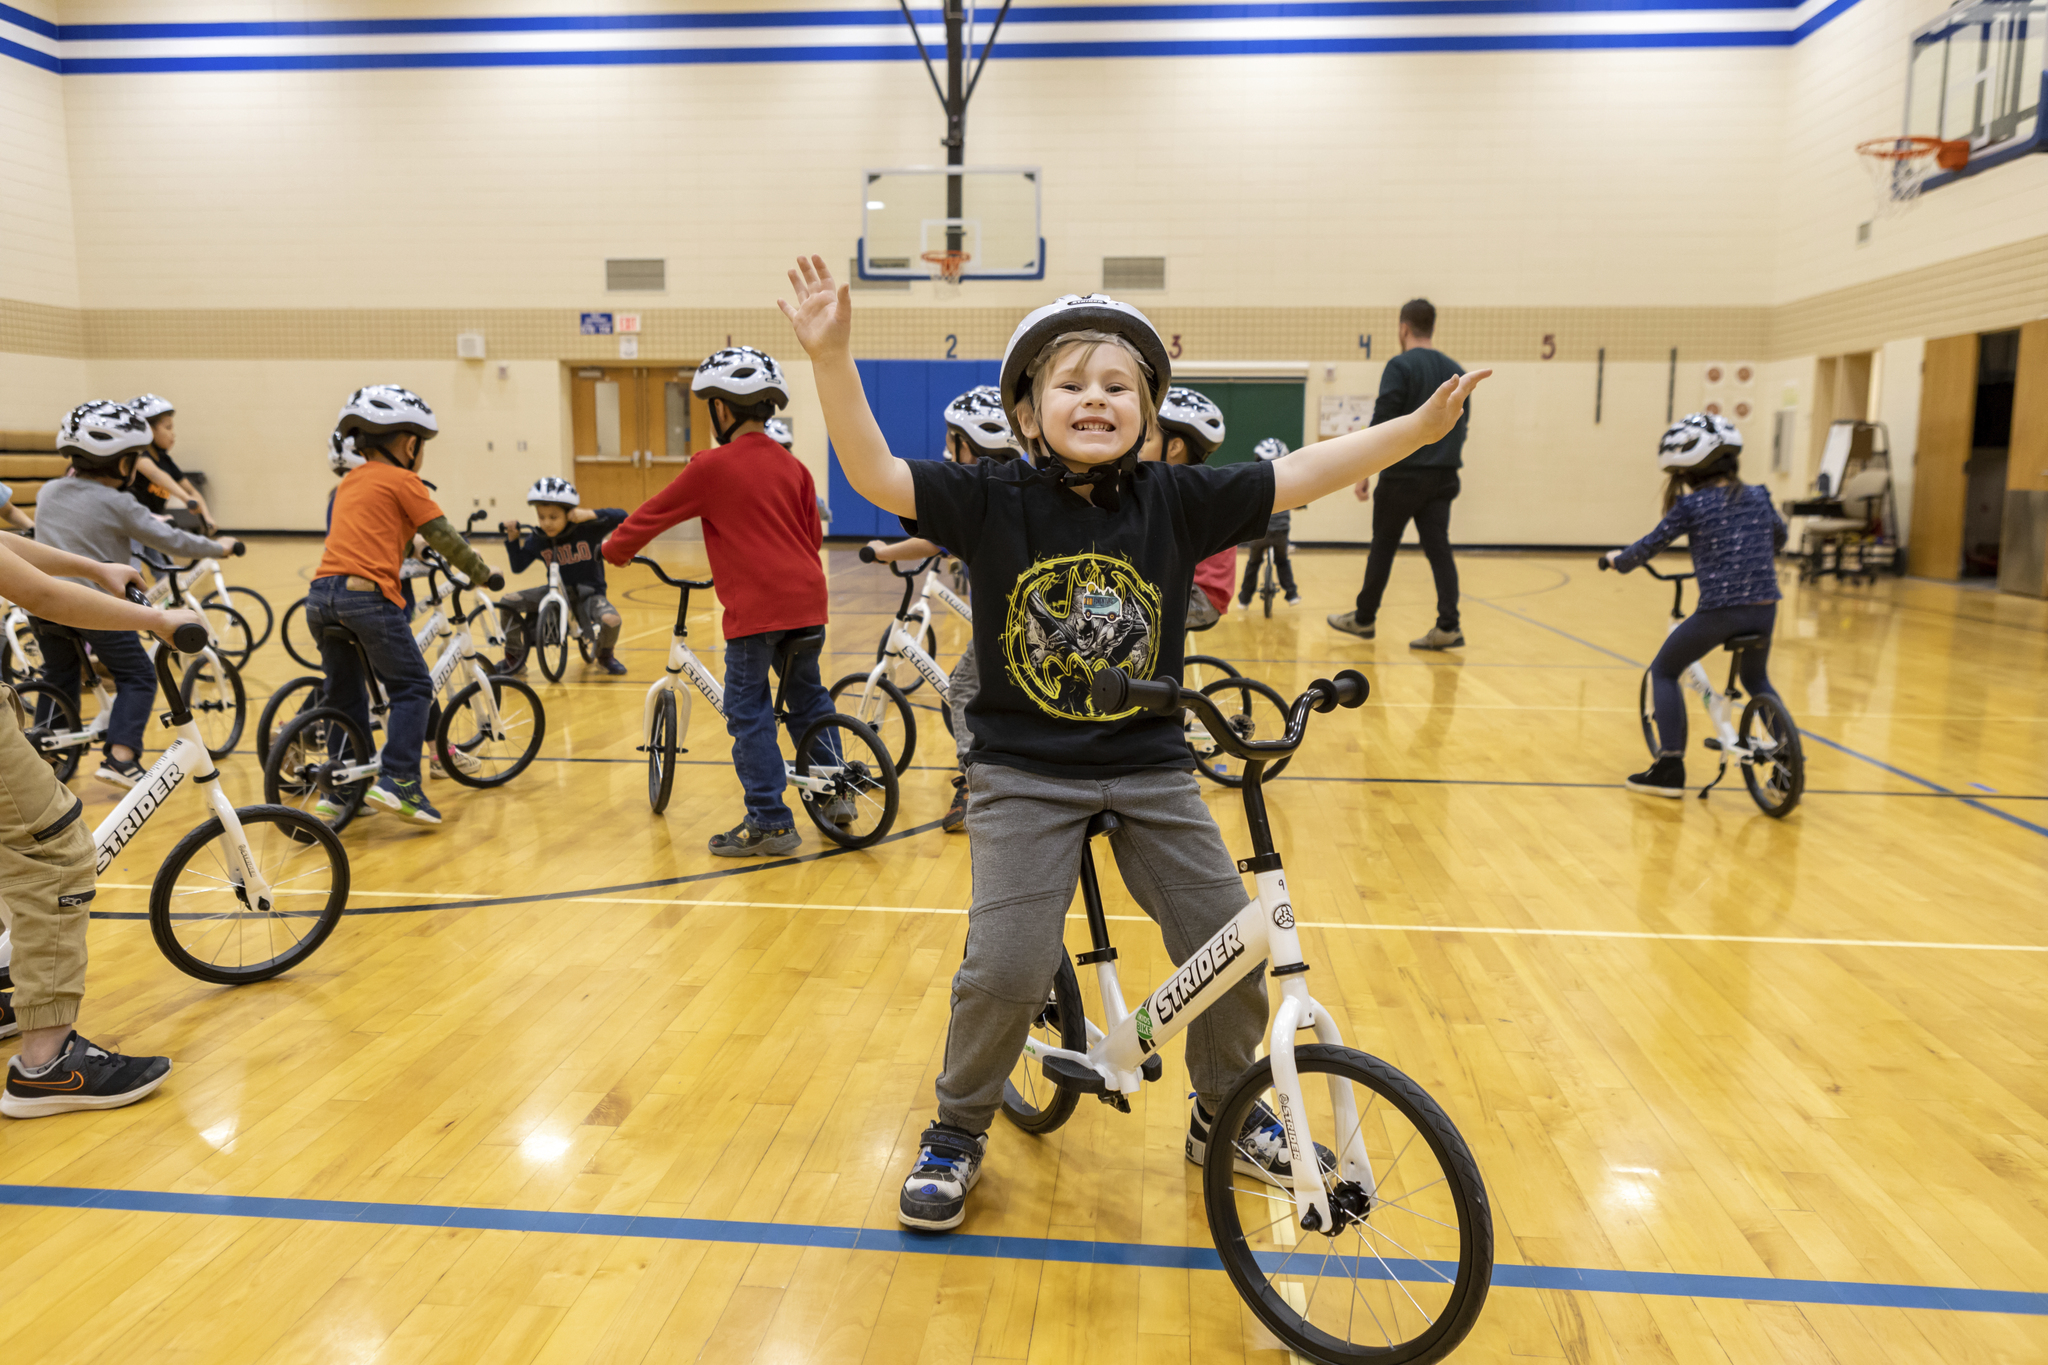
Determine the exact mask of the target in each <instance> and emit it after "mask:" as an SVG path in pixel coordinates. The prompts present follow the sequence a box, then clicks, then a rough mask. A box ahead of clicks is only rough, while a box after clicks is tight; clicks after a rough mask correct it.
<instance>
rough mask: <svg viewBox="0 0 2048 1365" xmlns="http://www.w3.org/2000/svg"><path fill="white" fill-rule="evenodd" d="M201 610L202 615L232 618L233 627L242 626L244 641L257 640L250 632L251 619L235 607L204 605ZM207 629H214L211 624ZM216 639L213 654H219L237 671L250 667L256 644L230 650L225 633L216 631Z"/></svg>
mask: <svg viewBox="0 0 2048 1365" xmlns="http://www.w3.org/2000/svg"><path fill="white" fill-rule="evenodd" d="M200 610H201V612H202V614H203V613H205V612H214V611H217V612H223V613H225V614H226V615H227V616H228V617H229V618H230V624H231V625H239V626H241V628H242V639H243V640H245V641H253V640H254V639H255V638H256V637H255V636H254V635H253V634H252V633H251V632H250V630H249V618H248V617H246V616H244V615H242V613H241V612H239V611H236V610H235V609H234V608H233V607H209V606H205V605H204V604H202V605H201V608H200ZM207 628H208V629H209V630H211V629H212V625H211V623H209V624H208V627H207ZM214 638H215V640H216V643H215V644H214V646H213V652H214V653H215V654H218V655H219V656H220V657H221V658H223V659H225V660H227V661H228V662H229V663H231V664H233V665H234V666H235V667H236V668H237V669H242V668H247V667H248V666H249V656H250V655H251V654H254V653H255V652H256V646H255V645H254V644H245V645H244V646H243V647H242V648H241V649H230V648H229V647H228V644H227V637H226V635H225V633H224V632H218V631H216V632H215V635H214Z"/></svg>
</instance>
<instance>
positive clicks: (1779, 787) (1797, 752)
mask: <svg viewBox="0 0 2048 1365" xmlns="http://www.w3.org/2000/svg"><path fill="white" fill-rule="evenodd" d="M1737 734H1738V736H1739V737H1740V739H1741V741H1742V748H1743V753H1742V755H1741V757H1742V759H1743V764H1742V780H1743V783H1744V784H1745V785H1746V786H1748V788H1749V794H1750V797H1751V798H1752V799H1753V800H1754V801H1755V802H1756V804H1757V808H1758V809H1759V810H1761V811H1763V813H1764V814H1765V815H1768V816H1770V817H1771V818H1772V819H1773V820H1782V819H1784V818H1785V817H1786V816H1788V815H1790V814H1791V813H1792V808H1793V807H1794V806H1796V805H1798V804H1799V797H1800V795H1801V794H1802V793H1804V792H1805V790H1806V754H1805V752H1804V751H1803V750H1801V748H1800V747H1799V726H1798V725H1797V724H1795V723H1794V722H1793V720H1792V713H1791V712H1790V711H1788V710H1786V709H1785V703H1783V702H1781V701H1779V700H1778V699H1777V698H1776V697H1766V696H1755V697H1751V698H1750V699H1749V705H1747V706H1745V707H1743V708H1742V722H1741V724H1740V726H1739V727H1738V729H1737Z"/></svg>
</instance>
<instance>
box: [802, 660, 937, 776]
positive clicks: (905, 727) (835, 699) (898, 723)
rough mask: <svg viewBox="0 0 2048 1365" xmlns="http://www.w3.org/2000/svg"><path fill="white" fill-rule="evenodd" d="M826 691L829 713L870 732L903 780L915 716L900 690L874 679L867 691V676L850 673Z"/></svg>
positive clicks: (913, 742) (914, 740) (914, 743)
mask: <svg viewBox="0 0 2048 1365" xmlns="http://www.w3.org/2000/svg"><path fill="white" fill-rule="evenodd" d="M827 690H828V691H829V692H830V693H831V696H832V709H833V710H835V711H838V712H839V713H841V714H842V715H848V716H852V717H854V718H855V719H857V720H858V721H860V723H861V724H863V725H865V726H867V727H868V729H870V730H873V731H874V732H875V738H876V739H879V740H881V741H882V747H883V748H884V749H885V750H887V751H888V753H889V761H890V762H891V763H892V764H893V765H894V766H895V769H896V774H897V776H899V777H900V776H902V774H903V771H904V770H905V769H906V768H908V767H909V766H910V756H911V755H912V754H914V753H916V752H917V715H916V713H915V712H913V711H912V710H911V709H910V700H909V698H907V697H905V696H904V695H903V689H901V688H899V687H898V686H896V684H895V683H892V682H890V681H889V680H888V678H886V677H882V678H877V679H875V685H874V687H873V688H872V689H870V688H869V687H868V675H867V674H865V673H849V674H847V675H846V676H845V677H843V678H841V679H840V680H839V681H838V682H836V683H833V684H832V686H831V687H830V688H828V689H827ZM863 693H865V694H866V695H865V696H863V695H862V694H863ZM941 709H943V708H941Z"/></svg>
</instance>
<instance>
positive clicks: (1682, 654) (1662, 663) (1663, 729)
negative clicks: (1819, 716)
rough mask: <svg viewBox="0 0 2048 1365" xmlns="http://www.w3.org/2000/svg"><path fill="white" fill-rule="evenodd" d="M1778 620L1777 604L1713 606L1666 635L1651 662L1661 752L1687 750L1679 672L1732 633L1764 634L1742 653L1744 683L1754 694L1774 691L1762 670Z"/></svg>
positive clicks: (1694, 615) (1651, 677)
mask: <svg viewBox="0 0 2048 1365" xmlns="http://www.w3.org/2000/svg"><path fill="white" fill-rule="evenodd" d="M1777 621H1778V604H1777V603H1776V602H1763V603H1757V604H1752V605H1750V606H1746V607H1716V608H1714V609H1713V610H1712V611H1696V612H1694V613H1693V614H1692V615H1690V616H1688V617H1686V618H1685V619H1684V620H1683V621H1680V622H1679V623H1678V625H1677V627H1676V628H1675V629H1673V630H1672V632H1671V633H1670V634H1669V635H1667V636H1665V637H1664V647H1663V648H1662V649H1660V650H1658V651H1657V657H1656V658H1654V659H1652V660H1651V661H1650V699H1651V703H1652V709H1654V710H1655V711H1656V713H1657V748H1658V751H1659V752H1661V753H1666V754H1678V755H1680V756H1683V755H1684V753H1685V735H1686V730H1685V689H1683V688H1682V687H1680V686H1679V685H1678V676H1679V674H1681V673H1683V672H1685V670H1686V669H1687V668H1688V667H1689V666H1690V665H1691V664H1692V663H1693V662H1694V661H1696V660H1699V659H1704V658H1705V657H1706V656H1707V654H1708V652H1709V651H1710V650H1713V649H1715V648H1718V647H1719V646H1720V645H1721V644H1722V642H1723V641H1725V640H1727V639H1728V637H1729V636H1731V635H1747V634H1751V633H1755V634H1758V635H1761V636H1763V637H1764V643H1763V645H1762V647H1761V648H1758V649H1752V650H1749V651H1748V652H1747V653H1745V654H1744V655H1743V656H1742V687H1743V690H1744V691H1745V692H1748V693H1749V695H1751V696H1752V697H1762V696H1771V697H1775V696H1777V695H1778V692H1777V689H1776V688H1774V687H1772V686H1771V679H1770V676H1769V674H1767V673H1766V672H1765V671H1764V667H1765V665H1766V664H1768V663H1769V662H1770V659H1771V627H1772V626H1774V625H1776V624H1777Z"/></svg>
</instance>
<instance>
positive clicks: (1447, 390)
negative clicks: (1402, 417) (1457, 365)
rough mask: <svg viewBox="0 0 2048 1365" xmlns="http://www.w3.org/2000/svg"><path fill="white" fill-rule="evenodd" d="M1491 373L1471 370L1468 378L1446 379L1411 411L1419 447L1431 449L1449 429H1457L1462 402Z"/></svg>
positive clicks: (1459, 376)
mask: <svg viewBox="0 0 2048 1365" xmlns="http://www.w3.org/2000/svg"><path fill="white" fill-rule="evenodd" d="M1492 373H1493V371H1492V370H1474V371H1472V373H1470V374H1464V375H1457V376H1455V377H1453V378H1450V379H1446V380H1445V381H1444V382H1443V384H1442V385H1441V386H1440V387H1439V388H1438V389H1437V391H1436V392H1435V393H1433V394H1431V395H1430V396H1429V401H1428V402H1427V403H1424V404H1423V405H1422V406H1421V407H1419V408H1417V409H1416V410H1415V420H1416V422H1417V423H1418V424H1419V425H1420V426H1421V427H1422V430H1423V437H1422V444H1424V445H1431V444H1433V443H1435V442H1437V441H1441V440H1442V439H1443V438H1444V437H1446V436H1448V435H1450V433H1451V428H1452V427H1454V426H1456V425H1458V417H1459V416H1460V414H1462V413H1463V412H1464V411H1465V400H1466V399H1467V398H1470V397H1471V396H1472V390H1474V389H1476V388H1478V387H1479V381H1480V380H1482V379H1484V378H1486V377H1487V376H1488V375H1490V374H1492Z"/></svg>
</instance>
